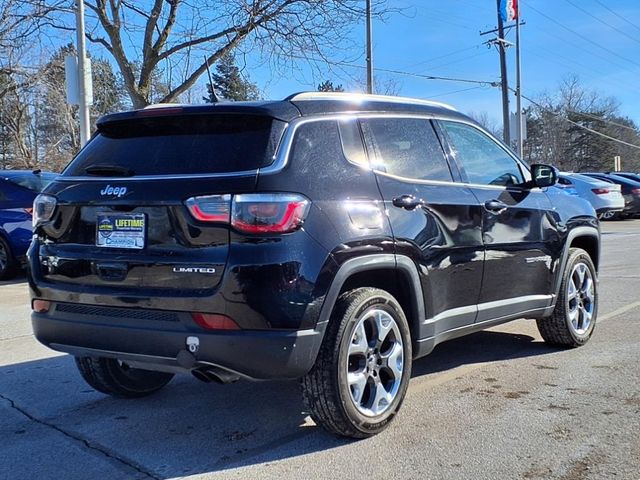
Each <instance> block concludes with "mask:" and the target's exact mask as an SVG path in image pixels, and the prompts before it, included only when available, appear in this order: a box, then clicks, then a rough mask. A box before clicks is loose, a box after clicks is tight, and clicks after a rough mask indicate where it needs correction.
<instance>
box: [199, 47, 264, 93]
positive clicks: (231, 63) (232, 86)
mask: <svg viewBox="0 0 640 480" xmlns="http://www.w3.org/2000/svg"><path fill="white" fill-rule="evenodd" d="M211 77H212V79H213V85H214V88H215V93H216V95H217V96H218V97H222V98H224V99H225V100H234V101H242V100H259V99H260V91H259V90H258V87H257V86H256V85H255V84H254V83H252V82H251V81H250V80H249V79H248V78H244V77H243V76H242V73H241V72H240V69H239V68H238V66H237V65H236V59H235V56H234V55H233V53H232V52H227V53H225V54H224V55H223V56H222V57H221V58H220V60H219V61H218V63H217V64H216V73H213V74H212V75H211ZM207 92H208V95H207V96H206V97H204V100H205V101H206V102H209V103H214V102H215V101H216V99H215V98H214V95H213V91H212V90H211V84H210V83H208V84H207Z"/></svg>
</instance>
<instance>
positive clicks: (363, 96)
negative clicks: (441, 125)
mask: <svg viewBox="0 0 640 480" xmlns="http://www.w3.org/2000/svg"><path fill="white" fill-rule="evenodd" d="M285 100H288V101H290V102H294V101H295V102H299V101H304V100H337V101H343V102H388V103H408V104H413V105H427V106H431V107H441V108H446V109H447V110H453V111H457V110H456V109H455V108H454V107H452V106H451V105H448V104H446V103H441V102H433V101H431V100H423V99H419V98H410V97H395V96H391V95H371V94H367V93H347V92H300V93H294V94H293V95H289V96H288V97H287V98H285Z"/></svg>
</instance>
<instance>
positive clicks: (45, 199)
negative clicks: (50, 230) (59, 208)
mask: <svg viewBox="0 0 640 480" xmlns="http://www.w3.org/2000/svg"><path fill="white" fill-rule="evenodd" d="M56 204H57V200H56V197H53V196H51V195H46V194H44V193H41V194H40V195H38V196H37V197H36V198H35V200H34V201H33V213H32V215H33V226H34V228H35V227H37V226H38V225H40V224H41V223H43V222H48V221H49V220H51V219H52V218H53V213H54V212H55V211H56Z"/></svg>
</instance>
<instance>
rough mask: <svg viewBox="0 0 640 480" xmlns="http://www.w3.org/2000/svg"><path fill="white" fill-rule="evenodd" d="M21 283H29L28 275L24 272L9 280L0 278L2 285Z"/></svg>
mask: <svg viewBox="0 0 640 480" xmlns="http://www.w3.org/2000/svg"><path fill="white" fill-rule="evenodd" d="M20 283H25V284H26V283H27V276H26V275H25V274H24V273H21V274H19V275H17V276H15V277H14V278H11V279H9V280H0V287H2V286H3V285H18V284H20Z"/></svg>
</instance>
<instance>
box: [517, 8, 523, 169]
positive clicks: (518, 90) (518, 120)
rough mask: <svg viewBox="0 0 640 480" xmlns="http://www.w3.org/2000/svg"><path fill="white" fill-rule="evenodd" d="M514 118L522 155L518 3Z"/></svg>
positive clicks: (519, 153) (519, 149)
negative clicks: (516, 123) (515, 111)
mask: <svg viewBox="0 0 640 480" xmlns="http://www.w3.org/2000/svg"><path fill="white" fill-rule="evenodd" d="M516 108H517V113H516V120H517V122H518V125H517V126H516V128H517V135H518V147H517V148H518V150H517V151H518V155H520V157H524V139H523V138H522V137H523V130H524V129H523V123H522V122H523V121H524V119H523V118H522V68H521V64H520V5H518V16H517V18H516Z"/></svg>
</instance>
